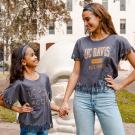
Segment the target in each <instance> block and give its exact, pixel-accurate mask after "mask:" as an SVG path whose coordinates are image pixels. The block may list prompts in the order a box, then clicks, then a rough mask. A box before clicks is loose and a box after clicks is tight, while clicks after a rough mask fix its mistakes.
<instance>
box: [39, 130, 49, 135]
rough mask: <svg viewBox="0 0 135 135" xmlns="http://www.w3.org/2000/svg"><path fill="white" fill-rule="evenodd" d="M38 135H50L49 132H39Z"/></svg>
mask: <svg viewBox="0 0 135 135" xmlns="http://www.w3.org/2000/svg"><path fill="white" fill-rule="evenodd" d="M37 135H48V130H44V131H41V132H38V133H37Z"/></svg>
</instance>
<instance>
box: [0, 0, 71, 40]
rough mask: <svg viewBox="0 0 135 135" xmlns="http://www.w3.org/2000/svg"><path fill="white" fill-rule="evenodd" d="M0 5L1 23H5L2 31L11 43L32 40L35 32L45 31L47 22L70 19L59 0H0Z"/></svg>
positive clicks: (42, 32)
mask: <svg viewBox="0 0 135 135" xmlns="http://www.w3.org/2000/svg"><path fill="white" fill-rule="evenodd" d="M0 5H2V6H3V7H4V8H3V14H4V16H3V17H4V18H3V20H5V22H4V24H2V25H6V26H4V27H3V28H2V29H3V30H2V33H3V35H6V36H7V35H8V38H9V39H10V42H12V43H13V42H14V41H15V42H16V41H17V42H18V41H19V42H20V41H32V40H33V38H34V37H35V36H36V35H37V34H39V35H43V34H44V33H45V31H46V30H47V29H48V24H49V22H51V21H53V22H55V21H67V20H69V19H70V15H69V13H68V11H67V10H66V8H65V4H64V3H63V2H62V1H61V0H1V2H0ZM0 30H1V29H0ZM3 35H2V36H3Z"/></svg>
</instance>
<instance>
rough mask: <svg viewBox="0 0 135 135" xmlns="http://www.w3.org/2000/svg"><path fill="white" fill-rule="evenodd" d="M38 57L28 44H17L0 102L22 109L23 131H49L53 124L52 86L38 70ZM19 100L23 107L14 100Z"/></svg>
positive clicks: (27, 134)
mask: <svg viewBox="0 0 135 135" xmlns="http://www.w3.org/2000/svg"><path fill="white" fill-rule="evenodd" d="M37 64H38V59H37V57H36V56H35V53H34V51H33V49H32V48H30V47H29V46H28V45H25V46H21V47H19V48H16V49H15V50H14V51H13V53H12V57H11V69H10V86H9V87H8V88H7V89H6V90H5V92H4V95H3V102H0V104H1V105H4V106H5V107H7V108H9V109H12V110H14V111H16V112H19V118H18V119H19V123H20V135H48V129H49V128H51V127H52V117H51V109H53V110H55V111H59V107H58V106H56V105H55V104H50V100H51V87H50V82H49V78H48V76H47V75H46V74H41V73H38V72H36V71H35V68H36V66H37ZM17 100H18V101H19V102H20V104H21V107H18V106H15V105H14V103H15V102H16V101H17Z"/></svg>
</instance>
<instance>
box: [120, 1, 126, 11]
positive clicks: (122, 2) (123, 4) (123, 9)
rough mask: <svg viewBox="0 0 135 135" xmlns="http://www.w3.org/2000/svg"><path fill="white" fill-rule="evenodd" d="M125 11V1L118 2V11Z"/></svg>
mask: <svg viewBox="0 0 135 135" xmlns="http://www.w3.org/2000/svg"><path fill="white" fill-rule="evenodd" d="M125 10H126V0H120V11H125Z"/></svg>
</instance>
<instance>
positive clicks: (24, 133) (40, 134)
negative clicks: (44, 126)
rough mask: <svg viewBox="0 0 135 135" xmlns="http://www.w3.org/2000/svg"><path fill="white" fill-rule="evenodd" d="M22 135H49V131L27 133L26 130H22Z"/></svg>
mask: <svg viewBox="0 0 135 135" xmlns="http://www.w3.org/2000/svg"><path fill="white" fill-rule="evenodd" d="M20 130H21V131H20V135H48V130H44V131H39V132H36V131H27V130H26V129H25V128H21V129H20Z"/></svg>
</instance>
